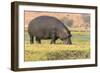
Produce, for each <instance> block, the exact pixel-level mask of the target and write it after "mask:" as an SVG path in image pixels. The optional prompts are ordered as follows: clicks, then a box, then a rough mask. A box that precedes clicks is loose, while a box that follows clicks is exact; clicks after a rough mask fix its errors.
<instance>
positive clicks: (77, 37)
mask: <svg viewBox="0 0 100 73" xmlns="http://www.w3.org/2000/svg"><path fill="white" fill-rule="evenodd" d="M89 40H90V37H89V32H72V43H73V44H72V45H66V44H63V43H62V41H61V40H59V39H58V40H57V41H56V44H50V40H42V43H41V44H37V43H36V42H35V43H34V44H30V42H29V36H28V33H27V32H25V52H24V53H25V56H24V57H25V61H46V60H65V59H66V60H67V59H87V58H90V43H89Z"/></svg>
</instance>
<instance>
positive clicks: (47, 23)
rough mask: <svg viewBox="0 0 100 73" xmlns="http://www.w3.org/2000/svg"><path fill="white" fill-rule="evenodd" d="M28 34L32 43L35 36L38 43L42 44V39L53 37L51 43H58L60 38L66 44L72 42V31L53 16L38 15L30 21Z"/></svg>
mask: <svg viewBox="0 0 100 73" xmlns="http://www.w3.org/2000/svg"><path fill="white" fill-rule="evenodd" d="M28 34H29V36H30V43H31V44H32V43H34V37H35V40H36V42H37V43H40V44H41V40H42V39H51V44H56V40H57V39H60V40H62V41H63V43H64V44H72V42H71V36H72V35H71V32H70V31H69V29H68V28H67V27H66V26H65V25H64V23H62V22H61V21H60V20H59V19H57V18H56V17H53V16H38V17H36V18H34V19H32V20H31V21H30V22H29V26H28Z"/></svg>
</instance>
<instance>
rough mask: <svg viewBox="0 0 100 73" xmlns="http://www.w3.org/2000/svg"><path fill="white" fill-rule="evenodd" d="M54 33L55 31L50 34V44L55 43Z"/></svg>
mask: <svg viewBox="0 0 100 73" xmlns="http://www.w3.org/2000/svg"><path fill="white" fill-rule="evenodd" d="M56 40H57V39H56V34H55V33H53V34H51V44H55V43H56Z"/></svg>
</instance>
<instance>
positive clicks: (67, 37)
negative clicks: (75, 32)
mask: <svg viewBox="0 0 100 73" xmlns="http://www.w3.org/2000/svg"><path fill="white" fill-rule="evenodd" d="M62 36H63V38H62V40H63V42H64V44H69V45H70V44H72V41H71V37H72V34H71V32H70V31H67V32H62Z"/></svg>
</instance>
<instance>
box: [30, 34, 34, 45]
mask: <svg viewBox="0 0 100 73" xmlns="http://www.w3.org/2000/svg"><path fill="white" fill-rule="evenodd" d="M30 43H31V44H32V43H34V37H33V36H32V35H30Z"/></svg>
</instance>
